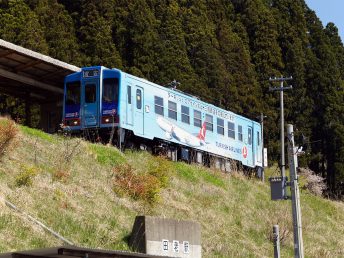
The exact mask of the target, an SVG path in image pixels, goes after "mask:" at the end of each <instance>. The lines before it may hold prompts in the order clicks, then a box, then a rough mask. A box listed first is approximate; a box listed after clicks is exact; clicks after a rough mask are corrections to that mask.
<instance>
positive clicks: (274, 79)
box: [269, 76, 293, 180]
mask: <svg viewBox="0 0 344 258" xmlns="http://www.w3.org/2000/svg"><path fill="white" fill-rule="evenodd" d="M292 79H293V77H291V76H290V77H283V76H281V77H278V78H277V77H274V78H271V77H270V78H269V81H270V82H281V86H280V87H275V88H272V87H270V88H269V91H279V92H280V110H281V121H280V122H281V125H280V127H281V176H282V178H283V180H284V178H285V154H284V153H285V151H284V149H285V148H284V104H283V91H285V90H290V89H292V88H293V87H292V86H287V87H283V82H285V81H289V80H292Z"/></svg>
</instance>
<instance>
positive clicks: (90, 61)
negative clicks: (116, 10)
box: [79, 0, 122, 68]
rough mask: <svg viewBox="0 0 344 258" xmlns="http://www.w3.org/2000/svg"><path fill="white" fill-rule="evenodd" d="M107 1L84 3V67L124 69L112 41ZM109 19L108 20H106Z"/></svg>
mask: <svg viewBox="0 0 344 258" xmlns="http://www.w3.org/2000/svg"><path fill="white" fill-rule="evenodd" d="M104 3H105V1H101V2H99V1H96V0H90V1H86V0H85V1H83V3H82V13H81V18H80V28H79V32H80V34H79V42H80V46H81V51H82V52H83V54H84V61H83V63H84V65H85V66H89V65H104V66H107V67H110V68H112V67H116V68H121V67H122V60H121V57H120V55H119V52H118V50H117V48H116V45H115V43H114V42H113V40H112V23H111V22H112V20H109V19H107V18H109V17H108V16H107V15H108V11H107V9H104V8H103V4H104ZM106 17H107V18H106Z"/></svg>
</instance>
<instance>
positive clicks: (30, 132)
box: [20, 125, 56, 143]
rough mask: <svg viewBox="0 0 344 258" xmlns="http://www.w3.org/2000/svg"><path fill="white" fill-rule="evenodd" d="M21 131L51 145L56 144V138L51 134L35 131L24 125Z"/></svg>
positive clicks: (21, 126)
mask: <svg viewBox="0 0 344 258" xmlns="http://www.w3.org/2000/svg"><path fill="white" fill-rule="evenodd" d="M20 130H21V131H22V132H23V133H24V134H26V135H29V136H32V137H37V138H39V139H42V140H45V141H47V142H50V143H54V142H56V137H55V136H53V135H51V134H47V133H44V132H43V131H41V130H38V129H33V128H30V127H27V126H24V125H20Z"/></svg>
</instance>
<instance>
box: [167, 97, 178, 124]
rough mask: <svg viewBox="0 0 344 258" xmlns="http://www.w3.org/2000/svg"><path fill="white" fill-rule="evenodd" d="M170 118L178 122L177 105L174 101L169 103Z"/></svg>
mask: <svg viewBox="0 0 344 258" xmlns="http://www.w3.org/2000/svg"><path fill="white" fill-rule="evenodd" d="M168 117H169V118H172V119H174V120H177V104H176V103H175V102H172V101H168Z"/></svg>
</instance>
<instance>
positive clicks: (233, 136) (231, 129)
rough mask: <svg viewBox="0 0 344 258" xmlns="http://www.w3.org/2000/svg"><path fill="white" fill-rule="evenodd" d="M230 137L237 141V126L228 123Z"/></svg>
mask: <svg viewBox="0 0 344 258" xmlns="http://www.w3.org/2000/svg"><path fill="white" fill-rule="evenodd" d="M228 137H229V138H232V139H235V125H234V123H232V122H228Z"/></svg>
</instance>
